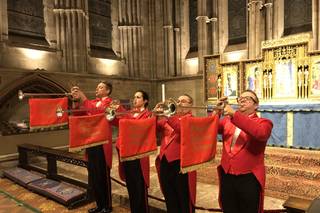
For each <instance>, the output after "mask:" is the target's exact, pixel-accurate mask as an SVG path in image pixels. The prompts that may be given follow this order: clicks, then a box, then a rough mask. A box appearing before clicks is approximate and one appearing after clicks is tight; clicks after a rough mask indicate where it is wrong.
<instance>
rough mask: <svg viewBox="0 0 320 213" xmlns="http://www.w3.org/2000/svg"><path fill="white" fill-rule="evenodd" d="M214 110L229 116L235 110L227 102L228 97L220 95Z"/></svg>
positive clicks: (231, 115)
mask: <svg viewBox="0 0 320 213" xmlns="http://www.w3.org/2000/svg"><path fill="white" fill-rule="evenodd" d="M215 111H216V112H217V113H219V114H220V113H221V114H223V115H224V116H230V117H233V115H234V113H235V110H234V109H233V108H232V107H231V106H230V104H229V103H228V97H222V98H219V99H218V101H217V103H216V109H215Z"/></svg>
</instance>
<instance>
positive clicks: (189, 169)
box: [180, 158, 215, 174]
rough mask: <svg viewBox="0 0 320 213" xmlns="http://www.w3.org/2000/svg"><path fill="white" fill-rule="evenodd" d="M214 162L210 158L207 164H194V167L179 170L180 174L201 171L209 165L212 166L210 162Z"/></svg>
mask: <svg viewBox="0 0 320 213" xmlns="http://www.w3.org/2000/svg"><path fill="white" fill-rule="evenodd" d="M214 160H215V159H214V158H212V159H211V160H209V161H207V162H204V163H200V164H196V165H192V166H187V167H184V168H180V173H182V174H185V173H188V172H192V171H194V170H197V169H201V168H204V167H207V166H208V165H209V164H212V162H214Z"/></svg>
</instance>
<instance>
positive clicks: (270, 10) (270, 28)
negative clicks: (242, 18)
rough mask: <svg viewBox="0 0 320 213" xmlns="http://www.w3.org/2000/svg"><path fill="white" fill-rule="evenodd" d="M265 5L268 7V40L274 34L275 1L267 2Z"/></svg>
mask: <svg viewBox="0 0 320 213" xmlns="http://www.w3.org/2000/svg"><path fill="white" fill-rule="evenodd" d="M264 6H265V8H266V40H271V39H272V35H273V33H272V32H273V21H272V17H273V3H272V2H267V3H265V4H264Z"/></svg>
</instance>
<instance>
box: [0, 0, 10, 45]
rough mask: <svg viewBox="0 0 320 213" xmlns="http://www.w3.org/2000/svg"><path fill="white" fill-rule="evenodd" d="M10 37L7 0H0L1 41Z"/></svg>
mask: <svg viewBox="0 0 320 213" xmlns="http://www.w3.org/2000/svg"><path fill="white" fill-rule="evenodd" d="M7 39H8V13H7V0H0V42H1V41H3V40H7Z"/></svg>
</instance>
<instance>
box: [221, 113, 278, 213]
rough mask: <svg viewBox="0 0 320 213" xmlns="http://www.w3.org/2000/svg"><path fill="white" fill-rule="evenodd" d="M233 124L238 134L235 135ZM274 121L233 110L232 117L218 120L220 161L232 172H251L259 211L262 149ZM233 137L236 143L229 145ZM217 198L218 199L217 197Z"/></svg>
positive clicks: (263, 178)
mask: <svg viewBox="0 0 320 213" xmlns="http://www.w3.org/2000/svg"><path fill="white" fill-rule="evenodd" d="M236 127H238V129H240V130H239V135H238V136H237V138H235V139H236V140H235V139H233V138H234V137H235V136H234V134H235V131H236ZM272 127H273V124H272V122H271V121H270V120H269V119H265V118H259V117H258V116H257V114H251V115H249V116H246V115H244V114H242V113H240V112H238V111H237V112H235V114H234V116H233V118H231V119H230V117H229V116H226V117H224V118H223V119H222V120H220V123H219V133H220V134H222V137H223V150H222V157H221V165H220V166H219V167H218V172H219V174H220V171H221V170H220V169H223V170H224V171H225V173H230V174H234V175H239V174H247V173H251V172H252V173H253V174H254V175H255V176H256V178H257V180H258V181H259V183H260V185H261V189H262V190H261V196H260V212H263V199H264V187H265V179H266V177H265V176H266V174H265V166H264V152H265V147H266V144H267V141H268V139H269V137H270V135H271V131H272ZM232 140H235V143H234V145H233V147H232V149H231V143H232ZM219 200H220V199H219Z"/></svg>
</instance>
